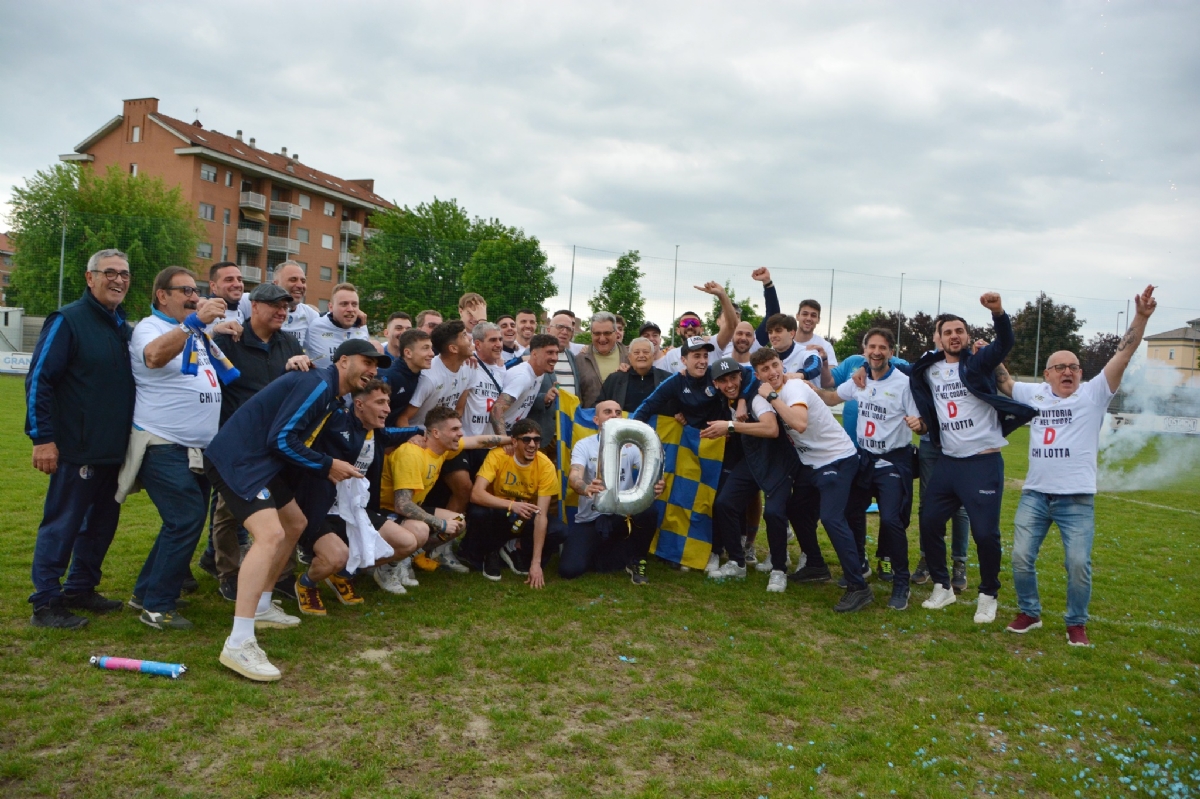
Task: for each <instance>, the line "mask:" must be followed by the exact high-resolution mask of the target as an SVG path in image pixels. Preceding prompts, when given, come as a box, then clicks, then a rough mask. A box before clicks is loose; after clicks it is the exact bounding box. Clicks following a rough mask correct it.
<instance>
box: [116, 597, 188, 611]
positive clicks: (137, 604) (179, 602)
mask: <svg viewBox="0 0 1200 799" xmlns="http://www.w3.org/2000/svg"><path fill="white" fill-rule="evenodd" d="M125 604H126V605H128V606H129V607H131V608H133V609H134V610H145V608H143V607H142V600H141V599H139V598H138V597H136V596H131V597H129V601H128V602H126V603H125ZM188 604H189V603H188V601H187V600H186V599H182V598H180V599H176V600H175V609H176V610H179V609H180V608H186V607H187V606H188Z"/></svg>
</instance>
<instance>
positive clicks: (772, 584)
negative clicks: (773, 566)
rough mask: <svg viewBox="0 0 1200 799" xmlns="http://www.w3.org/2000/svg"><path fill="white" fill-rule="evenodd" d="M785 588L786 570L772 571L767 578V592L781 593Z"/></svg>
mask: <svg viewBox="0 0 1200 799" xmlns="http://www.w3.org/2000/svg"><path fill="white" fill-rule="evenodd" d="M786 590H787V572H781V571H773V572H771V577H770V579H769V580H767V593H768V594H782V593H783V592H784V591H786Z"/></svg>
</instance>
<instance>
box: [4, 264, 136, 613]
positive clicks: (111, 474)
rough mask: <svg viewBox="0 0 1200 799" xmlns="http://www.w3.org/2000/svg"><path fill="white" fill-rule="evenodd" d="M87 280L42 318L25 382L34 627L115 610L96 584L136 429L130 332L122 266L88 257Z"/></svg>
mask: <svg viewBox="0 0 1200 799" xmlns="http://www.w3.org/2000/svg"><path fill="white" fill-rule="evenodd" d="M84 279H85V280H86V281H87V290H86V291H84V293H83V297H81V298H80V299H78V300H76V301H75V302H72V303H69V304H67V305H64V306H63V307H62V308H60V309H58V310H57V311H55V312H54V313H52V314H50V315H49V316H48V317H46V323H45V324H44V325H43V326H42V332H41V335H39V336H38V341H37V345H36V346H35V347H34V349H33V359H32V362H31V364H30V368H29V374H28V375H27V376H26V378H25V397H26V414H25V434H26V435H27V436H29V439H30V441H32V442H33V467H34V468H35V469H37V470H38V471H40V472H43V473H45V474H48V475H50V485H49V486H48V487H47V488H46V501H45V509H44V511H43V514H42V522H41V524H40V525H38V531H37V542H36V544H35V545H34V550H33V589H34V590H33V594H32V595H31V596H30V597H29V602H30V604H32V605H33V618H32V619H31V623H32V624H33V625H34V626H35V627H55V628H59V629H76V628H79V627H82V626H84V625H85V624H87V623H88V620H87V618H86V617H84V616H77V615H75V614H74V613H72V612H71V611H72V610H88V611H91V612H94V613H108V612H111V611H114V610H118V609H120V607H121V603H120V602H119V601H117V600H111V599H106V598H104V597H103V596H101V595H100V594H98V593H97V592H96V586H98V585H99V584H100V576H101V574H100V567H101V564H103V562H104V556H105V554H106V553H107V552H108V547H109V545H110V544H111V543H112V539H113V535H114V534H115V533H116V530H117V521H118V519H119V517H120V513H121V506H120V505H118V504H117V501H116V499H115V495H116V491H117V474H118V472H119V471H120V469H121V464H122V463H123V462H124V461H125V450H126V448H127V447H128V444H129V429H130V424H131V423H132V422H133V405H134V399H135V392H136V389H135V387H134V382H133V370H132V368H131V367H130V363H129V339H130V335H131V333H132V331H131V329H130V327H129V325H127V324H126V323H125V308H124V306H123V305H122V302H123V301H124V299H125V295H126V293H127V292H128V291H129V280H130V273H129V259H128V258H127V257H126V256H125V253H123V252H121V251H120V250H100V251H99V252H97V253H94V254H93V255H92V257H91V258H89V259H88V262H87V269H86V272H85V273H84ZM68 565H70V573H69V574H67V582H66V585H65V586H63V585H62V584H61V580H62V577H63V575H64V574H66V573H67V567H68Z"/></svg>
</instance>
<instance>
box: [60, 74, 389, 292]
mask: <svg viewBox="0 0 1200 799" xmlns="http://www.w3.org/2000/svg"><path fill="white" fill-rule="evenodd" d="M59 159H60V160H62V161H74V162H83V163H89V164H92V165H93V166H94V167H95V168H97V169H99V170H101V171H103V170H106V169H108V167H109V165H110V164H117V165H118V166H120V167H121V169H123V170H127V171H128V172H129V173H130V174H133V175H153V176H155V177H159V178H161V179H162V180H163V181H164V182H165V183H166V184H167V185H168V186H179V188H180V190H181V191H182V193H183V197H184V199H185V200H187V201H188V202H189V203H190V204H191V206H192V207H193V208H195V209H196V214H197V216H198V217H199V218H200V220H201V221H202V222H203V223H204V230H205V232H206V234H207V235H206V236H205V238H204V240H203V241H202V242H201V243H200V245H199V246H198V248H197V252H196V262H195V268H196V271H197V273H198V275H199V276H200V277H201V279H203V278H205V277H207V275H208V267H209V266H211V265H212V264H213V263H215V262H217V261H236V262H237V263H238V264H240V265H241V267H242V275H243V276H244V278H245V281H246V284H247V290H249V288H250V287H251V286H253V285H256V284H258V283H260V282H262V281H264V280H270V279H271V277H272V275H273V271H274V268H275V267H276V266H277V265H278V264H280V263H281V262H283V261H286V260H289V259H291V260H295V261H298V262H299V263H301V264H303V265H304V267H305V269H306V271H307V274H308V302H309V303H311V304H313V305H316V306H317V307H318V308H320V309H321V310H322V311H324V310H325V309H326V307H327V305H328V302H329V295H330V293H331V290H332V288H333V286H334V284H336V283H337V282H338V281H339V279H340V275H341V273H342V270H343V268H344V267H351V271H350V273H349V277H350V279H351V280H353V277H354V275H353V271H352V267H353V266H354V264H355V263H356V262H357V257H356V256H355V255H354V250H355V249H356V247H357V244H358V242H359V241H360V240H361V239H362V237H363V236H368V237H369V236H370V235H371V233H372V231H371V229H370V228H367V227H366V221H367V217H368V215H369V214H370V213H371V212H372V211H377V210H381V209H383V208H391V207H393V206H392V204H391V203H389V202H387V201H386V200H384V199H383V198H382V197H380V196H379V195H377V194H375V181H374V180H346V179H343V178H338V177H334V176H333V175H330V174H327V173H325V172H321V171H319V170H316V169H313V168H312V167H309V166H307V165H305V164H303V163H301V161H300V158H299V156H298V155H297V154H295V153H292V154H291V155H289V154H288V151H287V148H286V147H283V148H281V149H280V151H279V152H278V153H270V152H266V151H264V150H260V149H259V148H258V147H257V146H256V145H255V141H254V138H253V137H251V138H249V139H247V140H245V141H243V139H242V132H241V131H240V130H239V131H237V133H236V135H234V136H228V135H226V134H224V133H219V132H218V131H215V130H207V129H205V128H204V127H203V126H202V125H201V124H200V122H199V120H197V121H195V122H193V123H191V124H188V123H186V122H183V121H181V120H178V119H174V118H172V117H169V116H165V115H163V114H160V113H159V112H158V99H157V98H154V97H146V98H141V99H137V100H126V101H125V106H124V108H123V109H122V113H121V115H120V116H116V117H113V118H112V119H110V120H109V121H108V122H106V123H105V124H104V125H103V126H101V127H100V129H99V130H97V131H96V132H95V133H93V134H92V135H90V136H88V137H87V138H86V139H84V140H83V141H82V142H80V143H79V145H77V146H76V147H75V152H73V153H67V154H66V155H60V156H59Z"/></svg>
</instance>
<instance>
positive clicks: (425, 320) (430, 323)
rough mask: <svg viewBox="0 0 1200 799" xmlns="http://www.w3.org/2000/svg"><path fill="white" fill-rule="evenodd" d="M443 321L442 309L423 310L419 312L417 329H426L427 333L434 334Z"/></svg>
mask: <svg viewBox="0 0 1200 799" xmlns="http://www.w3.org/2000/svg"><path fill="white" fill-rule="evenodd" d="M441 323H442V314H441V312H440V311H434V310H428V311H421V312H420V313H419V314H417V329H418V330H424V331H425V332H426V333H427V334H429V335H431V336H432V335H433V331H434V330H435V329H436V328H437V326H438V325H440V324H441Z"/></svg>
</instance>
